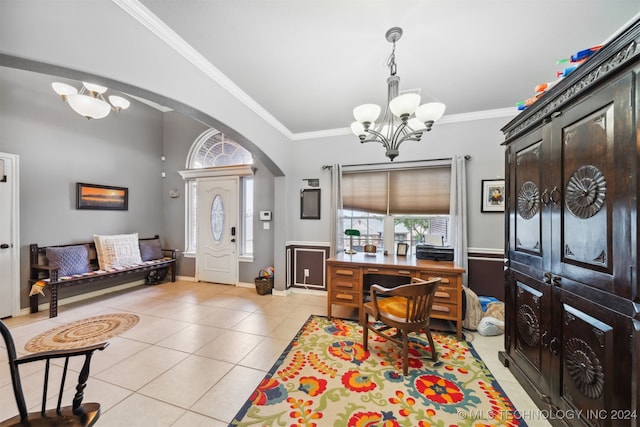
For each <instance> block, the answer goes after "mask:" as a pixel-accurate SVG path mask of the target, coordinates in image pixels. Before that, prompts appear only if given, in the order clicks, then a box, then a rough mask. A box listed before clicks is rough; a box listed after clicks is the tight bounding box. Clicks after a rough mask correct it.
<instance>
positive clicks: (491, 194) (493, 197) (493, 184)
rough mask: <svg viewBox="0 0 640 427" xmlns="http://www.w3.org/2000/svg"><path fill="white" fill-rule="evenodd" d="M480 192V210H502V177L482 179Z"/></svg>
mask: <svg viewBox="0 0 640 427" xmlns="http://www.w3.org/2000/svg"><path fill="white" fill-rule="evenodd" d="M481 194H482V206H481V207H480V211H481V212H504V179H483V180H482V192H481Z"/></svg>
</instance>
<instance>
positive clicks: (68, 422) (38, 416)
mask: <svg viewBox="0 0 640 427" xmlns="http://www.w3.org/2000/svg"><path fill="white" fill-rule="evenodd" d="M0 334H1V335H2V338H3V340H4V342H5V347H6V349H7V355H8V357H9V371H10V373H11V384H12V386H13V394H14V397H15V401H16V406H17V407H18V412H19V415H16V416H15V417H12V418H10V419H8V420H5V421H2V422H0V427H9V426H60V425H65V426H83V427H86V426H92V425H93V424H95V422H96V421H97V420H98V417H99V416H100V404H98V403H86V404H83V403H82V399H83V397H84V389H85V387H86V383H87V379H88V378H89V369H90V364H91V356H92V355H93V353H94V352H95V351H96V350H104V349H105V348H106V347H107V346H108V345H109V344H108V343H106V342H104V343H100V344H94V345H92V346H87V347H82V348H78V349H70V350H52V351H44V352H39V353H34V354H29V355H27V356H23V357H17V353H16V347H15V343H14V341H13V337H12V336H11V332H10V330H9V328H8V327H7V325H5V323H4V322H3V321H2V320H0ZM75 356H78V357H82V356H84V358H85V359H84V363H83V365H82V369H81V370H80V375H79V377H78V384H77V386H76V393H75V395H74V397H73V403H72V405H71V406H66V407H62V397H63V390H64V386H65V380H66V377H67V371H68V367H69V359H70V358H71V357H75ZM54 359H65V361H64V368H63V373H62V378H61V382H60V387H59V389H58V399H57V406H56V408H55V409H49V410H47V408H46V403H47V396H48V394H47V393H48V390H49V371H50V367H51V361H52V360H54ZM42 360H44V361H45V370H44V385H43V392H42V404H41V409H40V412H32V413H29V412H28V410H27V403H26V401H25V397H24V393H23V390H22V381H21V378H20V369H19V368H20V366H21V365H23V364H26V363H31V362H37V361H42Z"/></svg>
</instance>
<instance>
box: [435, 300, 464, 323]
mask: <svg viewBox="0 0 640 427" xmlns="http://www.w3.org/2000/svg"><path fill="white" fill-rule="evenodd" d="M431 317H434V318H436V319H452V320H455V319H457V317H458V306H457V305H456V304H446V303H441V302H437V301H434V302H433V306H432V307H431Z"/></svg>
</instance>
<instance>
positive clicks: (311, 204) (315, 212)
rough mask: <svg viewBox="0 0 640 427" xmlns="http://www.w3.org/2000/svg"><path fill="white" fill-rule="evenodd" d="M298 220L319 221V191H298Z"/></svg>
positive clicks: (308, 189) (312, 189)
mask: <svg viewBox="0 0 640 427" xmlns="http://www.w3.org/2000/svg"><path fill="white" fill-rule="evenodd" d="M300 219H320V189H319V188H306V189H304V190H300Z"/></svg>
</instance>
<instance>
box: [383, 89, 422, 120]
mask: <svg viewBox="0 0 640 427" xmlns="http://www.w3.org/2000/svg"><path fill="white" fill-rule="evenodd" d="M418 105H420V95H418V94H417V93H405V94H404V95H400V96H396V97H395V98H393V99H392V100H391V102H389V109H390V110H391V112H392V113H393V114H394V115H395V116H396V117H402V116H410V115H411V114H413V112H414V111H416V108H418Z"/></svg>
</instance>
